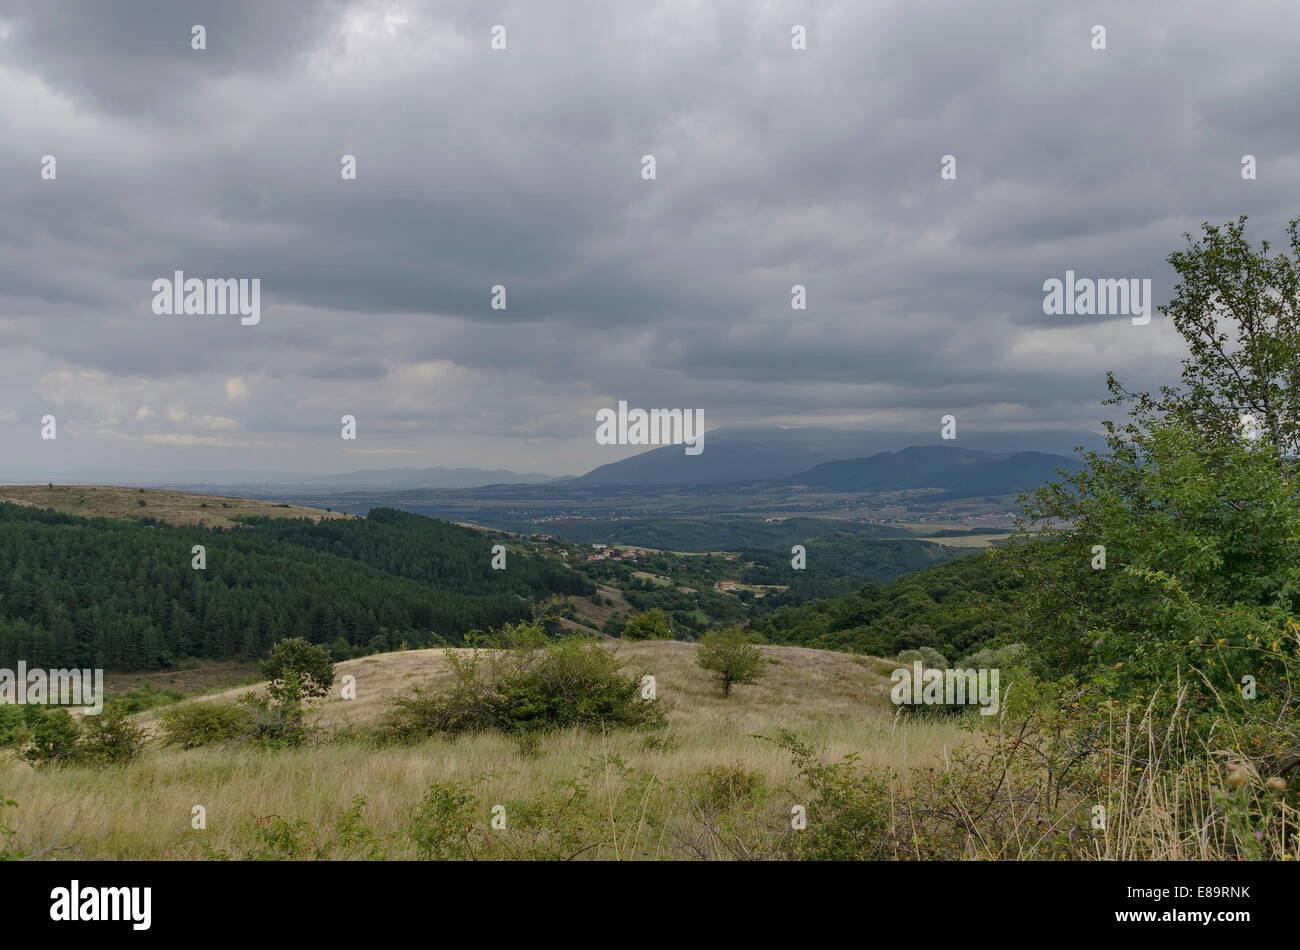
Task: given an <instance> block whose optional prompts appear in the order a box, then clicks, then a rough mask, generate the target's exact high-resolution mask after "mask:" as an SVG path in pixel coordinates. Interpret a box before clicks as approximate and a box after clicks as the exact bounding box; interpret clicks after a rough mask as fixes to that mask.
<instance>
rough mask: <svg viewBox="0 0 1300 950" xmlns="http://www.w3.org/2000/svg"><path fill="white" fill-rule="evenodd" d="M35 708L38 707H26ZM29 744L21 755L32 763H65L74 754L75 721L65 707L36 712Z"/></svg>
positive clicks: (68, 761)
mask: <svg viewBox="0 0 1300 950" xmlns="http://www.w3.org/2000/svg"><path fill="white" fill-rule="evenodd" d="M28 708H30V709H32V710H34V711H35V710H37V709H38V708H39V707H36V706H31V707H28ZM30 725H31V744H30V745H29V746H28V747H27V748H26V749H24V750H23V753H22V757H23V758H24V759H26V760H27V761H28V762H30V763H32V764H33V765H38V766H40V765H55V764H59V765H66V764H69V763H70V762H71V761H72V760H73V758H74V757H75V755H76V748H77V739H78V738H79V733H78V731H77V723H76V721H75V720H73V718H72V716H70V715H69V714H68V711H67V710H66V709H52V710H50V711H48V712H46V711H40V712H37V713H36V715H35V718H34V719H33V720H32V721H31V723H30Z"/></svg>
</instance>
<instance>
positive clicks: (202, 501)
mask: <svg viewBox="0 0 1300 950" xmlns="http://www.w3.org/2000/svg"><path fill="white" fill-rule="evenodd" d="M2 501H8V502H12V503H13V504H15V505H28V506H31V507H34V508H53V509H55V510H56V511H62V512H65V513H67V514H71V515H82V516H84V517H87V518H142V517H150V518H155V519H157V520H158V521H162V522H165V523H167V524H176V525H206V526H208V527H230V526H231V525H234V524H235V523H236V522H235V519H236V518H238V517H247V516H248V515H264V516H266V517H269V518H310V519H312V520H313V521H320V520H321V519H323V518H353V517H356V516H355V515H346V514H343V513H342V512H337V511H334V512H330V511H321V510H320V509H319V508H300V507H298V506H296V505H277V504H274V503H272V502H269V501H255V500H253V499H251V498H227V497H223V496H221V495H195V494H192V493H190V492H180V491H160V490H157V489H153V488H118V487H114V486H111V485H55V486H53V487H50V486H49V485H0V502H2ZM141 502H143V504H141Z"/></svg>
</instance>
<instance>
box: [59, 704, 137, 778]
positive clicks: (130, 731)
mask: <svg viewBox="0 0 1300 950" xmlns="http://www.w3.org/2000/svg"><path fill="white" fill-rule="evenodd" d="M81 733H82V734H81V738H80V740H79V741H78V743H77V745H76V748H75V754H74V760H75V761H76V762H77V763H79V764H85V765H92V766H107V765H122V764H124V763H126V762H130V761H131V760H132V759H134V758H135V757H136V756H138V755H139V754H140V752H141V750H143V749H144V743H145V735H144V731H143V730H142V729H141V728H140V727H139V726H138V725H136V723H135V721H134V720H132V719H130V718H128V715H127V711H126V710H125V709H124V708H121V707H118V708H115V709H105V710H104V711H103V712H102V713H100V714H99V715H98V716H85V717H84V718H83V719H82V720H81Z"/></svg>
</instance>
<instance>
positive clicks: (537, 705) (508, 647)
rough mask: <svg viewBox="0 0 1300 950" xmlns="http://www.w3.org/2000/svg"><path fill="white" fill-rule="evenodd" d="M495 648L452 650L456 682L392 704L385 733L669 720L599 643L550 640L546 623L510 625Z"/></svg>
mask: <svg viewBox="0 0 1300 950" xmlns="http://www.w3.org/2000/svg"><path fill="white" fill-rule="evenodd" d="M495 643H496V646H495V647H494V648H491V649H482V650H475V651H473V652H470V653H467V654H455V653H449V654H448V655H447V659H448V662H449V663H450V664H451V669H452V674H453V677H454V683H453V685H452V687H451V688H450V689H449V690H447V691H445V692H440V693H428V692H425V691H419V690H417V691H416V692H415V694H413V695H411V696H403V697H398V698H396V699H394V700H392V708H391V709H390V711H389V713H388V715H387V716H386V717H385V719H384V722H383V724H382V726H381V733H382V734H383V735H384V736H385V737H386V738H389V739H393V740H397V741H418V740H419V739H423V738H427V737H429V736H434V735H444V736H451V735H459V734H461V733H466V732H478V731H495V732H504V733H510V734H524V733H535V732H543V731H547V730H552V729H563V728H567V727H570V726H579V727H583V728H589V729H611V728H636V727H642V726H655V725H660V724H662V722H663V714H662V713H661V712H660V710H659V706H658V703H657V702H656V701H655V700H652V699H644V698H642V696H641V682H640V677H636V676H625V675H623V673H622V671H621V666H620V664H619V662H618V661H617V660H616V659H615V658H614V657H613V656H611V655H610V654H609V653H608V652H606V651H605V650H603V649H601V648H600V647H599V646H598V645H597V644H596V643H595V642H594V641H590V640H586V639H581V638H576V637H574V638H566V639H563V640H557V641H548V640H547V639H546V638H545V635H544V634H542V632H541V628H540V626H538V625H537V624H535V623H524V624H519V625H516V626H507V627H506V628H504V629H503V630H502V631H501V633H500V634H499V635H498V637H497V639H496V641H495Z"/></svg>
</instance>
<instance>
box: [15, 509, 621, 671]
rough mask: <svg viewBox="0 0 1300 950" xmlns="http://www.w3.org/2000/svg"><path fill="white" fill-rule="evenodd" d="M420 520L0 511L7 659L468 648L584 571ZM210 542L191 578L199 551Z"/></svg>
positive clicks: (586, 585)
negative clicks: (466, 639) (323, 646)
mask: <svg viewBox="0 0 1300 950" xmlns="http://www.w3.org/2000/svg"><path fill="white" fill-rule="evenodd" d="M502 540H504V536H496V535H492V534H485V533H483V532H480V531H475V530H472V529H469V528H462V527H459V526H456V525H451V524H447V523H445V522H438V521H433V520H431V519H428V518H424V517H422V516H420V515H412V514H407V513H405V512H400V511H393V510H391V509H376V510H374V511H372V512H371V515H370V517H369V518H365V519H348V520H338V521H323V522H320V523H313V522H310V521H307V520H281V519H270V518H250V519H248V520H247V523H246V524H244V525H242V526H240V527H238V528H234V529H227V530H223V529H216V528H195V527H179V526H172V525H165V524H159V523H156V522H153V521H151V520H150V519H147V518H146V519H142V520H140V521H126V520H109V519H103V518H95V519H89V518H79V517H76V516H73V515H66V514H61V513H58V512H54V511H50V510H44V509H34V508H28V507H22V506H17V505H11V504H0V666H4V667H12V666H13V665H14V664H15V663H16V662H17V661H18V660H20V659H21V660H25V661H26V662H27V663H28V664H30V665H34V666H49V667H61V666H73V665H75V666H82V667H103V668H106V669H146V670H147V669H158V668H162V667H165V666H168V665H170V664H172V663H173V662H175V661H176V660H177V659H179V658H182V657H202V658H214V659H225V658H242V659H251V658H257V657H261V656H264V655H265V654H266V653H267V652H268V650H269V648H270V646H271V645H272V644H274V643H276V642H277V641H279V640H282V639H284V638H286V637H304V638H306V639H308V640H310V641H312V642H315V643H328V644H334V645H336V646H339V647H340V649H339V650H337V651H336V652H345V651H344V650H343V649H341V648H342V647H343V646H346V647H349V648H357V649H358V650H359V651H363V652H374V651H383V650H393V649H397V648H398V647H399V646H400V645H401V644H403V643H404V644H406V645H408V646H419V645H429V644H432V643H439V642H449V643H458V642H460V640H461V638H462V637H463V636H464V634H466V633H467V632H469V631H471V630H476V629H488V628H489V627H495V626H499V625H500V624H503V623H506V622H509V621H513V620H519V619H522V618H524V617H527V616H528V615H529V613H530V609H531V605H532V603H533V602H534V601H535V600H537V599H539V598H544V597H546V596H549V595H550V594H588V593H591V592H592V591H594V589H595V588H594V586H593V585H592V584H591V582H590V581H588V580H587V579H586V578H583V577H582V576H580V575H578V574H575V573H573V572H572V571H568V570H566V569H564V568H563V567H561V566H559V565H558V564H556V563H555V562H554V561H548V560H543V559H540V558H536V557H533V556H530V555H527V554H522V553H517V552H513V551H512V552H511V553H510V554H509V555H508V557H509V562H508V563H509V569H508V570H500V571H498V570H492V569H491V546H492V544H494V543H499V542H501V541H502ZM195 545H203V546H204V548H205V549H206V568H205V569H203V570H197V569H194V568H193V567H192V566H191V565H192V560H193V554H192V553H191V552H192V549H193V547H194V546H195Z"/></svg>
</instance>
